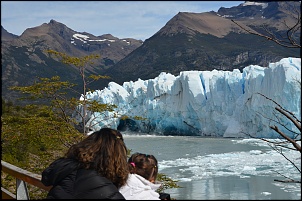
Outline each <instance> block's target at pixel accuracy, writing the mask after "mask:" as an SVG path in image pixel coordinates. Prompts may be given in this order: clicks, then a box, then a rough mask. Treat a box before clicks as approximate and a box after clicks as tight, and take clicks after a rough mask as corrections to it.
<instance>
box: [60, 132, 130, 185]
mask: <svg viewBox="0 0 302 201" xmlns="http://www.w3.org/2000/svg"><path fill="white" fill-rule="evenodd" d="M66 157H67V158H73V159H76V160H78V161H79V162H80V164H81V165H80V166H81V168H84V169H93V170H96V171H97V172H98V173H99V174H100V175H101V176H104V177H106V178H107V179H109V180H111V181H112V182H113V183H114V185H115V186H116V187H117V188H120V187H121V186H123V185H124V184H125V183H126V181H127V179H128V174H129V170H128V169H127V147H126V145H125V143H124V139H123V136H122V134H121V133H120V132H119V131H117V130H115V129H111V128H102V129H100V130H99V131H96V132H94V133H92V134H91V135H89V136H87V137H86V138H85V139H84V140H83V141H81V142H79V143H77V144H74V145H72V146H71V147H70V148H69V150H68V151H67V153H66Z"/></svg>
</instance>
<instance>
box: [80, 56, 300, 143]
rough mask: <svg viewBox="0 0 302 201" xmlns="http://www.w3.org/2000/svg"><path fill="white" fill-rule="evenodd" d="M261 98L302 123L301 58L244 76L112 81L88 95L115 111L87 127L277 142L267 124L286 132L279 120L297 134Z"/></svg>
mask: <svg viewBox="0 0 302 201" xmlns="http://www.w3.org/2000/svg"><path fill="white" fill-rule="evenodd" d="M260 94H263V95H264V96H266V97H268V98H270V99H272V100H274V101H275V102H277V103H278V104H280V105H281V106H282V107H283V108H285V109H286V110H288V111H290V112H292V113H293V114H295V116H296V117H298V118H299V119H300V120H301V58H291V57H290V58H283V59H281V60H280V61H279V62H275V63H269V65H268V66H267V67H261V66H258V65H250V66H247V67H245V68H244V69H243V70H242V72H240V71H239V70H238V69H234V70H233V71H218V70H213V71H183V72H180V74H179V75H178V76H174V75H172V74H169V73H165V72H162V73H160V74H159V76H158V77H156V78H154V79H149V80H141V79H138V80H137V81H129V82H124V83H123V85H119V84H117V83H115V82H110V83H109V84H108V87H105V88H104V89H102V90H95V91H93V92H88V93H87V94H86V97H87V98H88V99H90V100H97V101H98V102H99V103H108V104H115V105H116V106H117V108H116V110H115V112H104V113H98V112H89V113H87V117H88V122H87V124H86V126H88V125H93V128H92V130H93V131H95V130H98V129H100V128H102V127H111V128H114V129H120V130H123V129H130V130H132V131H137V132H141V133H149V134H150V133H153V134H157V135H192V136H213V137H257V138H261V137H263V138H276V137H278V136H279V135H278V134H276V133H275V131H273V130H272V129H271V128H270V127H269V126H271V125H276V126H278V127H279V129H280V130H282V131H284V132H285V133H288V131H287V130H286V129H285V127H284V126H281V125H279V124H278V122H277V121H279V123H282V124H284V125H285V126H286V127H287V128H289V129H291V130H294V131H296V132H299V131H298V130H297V129H296V127H295V126H294V125H293V124H291V122H290V121H288V120H287V119H286V118H284V117H282V115H280V114H278V112H277V111H276V110H275V107H276V104H275V103H273V101H271V100H269V99H267V98H265V97H264V96H262V95H260ZM82 96H83V95H82ZM81 98H83V97H81ZM78 109H81V106H78ZM117 114H118V115H117ZM278 115H279V117H278ZM123 116H127V117H128V118H127V119H124V118H122V117H123ZM135 116H138V117H141V118H142V119H135V118H133V117H135ZM276 118H277V119H276Z"/></svg>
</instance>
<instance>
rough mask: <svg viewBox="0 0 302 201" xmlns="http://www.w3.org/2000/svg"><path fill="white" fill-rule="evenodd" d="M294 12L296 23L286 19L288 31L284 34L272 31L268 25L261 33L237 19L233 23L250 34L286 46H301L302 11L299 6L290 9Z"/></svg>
mask: <svg viewBox="0 0 302 201" xmlns="http://www.w3.org/2000/svg"><path fill="white" fill-rule="evenodd" d="M290 12H291V13H292V15H291V17H293V18H294V19H295V20H296V23H294V24H293V25H288V24H287V23H286V22H285V21H284V22H283V24H284V26H285V27H287V31H286V32H285V33H284V34H283V35H280V34H276V33H274V32H272V31H270V30H269V29H268V28H267V27H266V26H262V28H263V30H264V33H263V34H262V33H259V32H256V31H254V30H253V29H247V28H245V27H243V26H241V25H240V24H239V23H237V22H235V20H233V19H231V21H232V22H233V23H235V24H236V25H237V26H239V27H240V28H241V29H243V30H244V31H246V32H247V33H249V34H252V35H256V36H259V37H262V38H265V39H267V40H269V41H272V42H274V43H276V44H278V45H280V46H283V47H286V48H301V43H300V37H301V36H300V33H299V32H301V12H300V11H299V10H297V8H292V10H291V11H290Z"/></svg>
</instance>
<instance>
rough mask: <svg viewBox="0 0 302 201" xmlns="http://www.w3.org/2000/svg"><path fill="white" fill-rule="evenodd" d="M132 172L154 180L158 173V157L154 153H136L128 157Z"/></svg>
mask: <svg viewBox="0 0 302 201" xmlns="http://www.w3.org/2000/svg"><path fill="white" fill-rule="evenodd" d="M128 167H129V170H130V173H132V174H138V175H140V176H142V177H144V178H145V179H147V180H149V181H151V182H154V181H155V180H156V177H157V173H158V166H157V159H156V158H155V157H154V156H153V155H149V154H142V153H134V154H132V155H131V156H130V158H129V159H128Z"/></svg>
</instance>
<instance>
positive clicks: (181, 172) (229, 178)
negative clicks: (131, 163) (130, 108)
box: [122, 131, 301, 200]
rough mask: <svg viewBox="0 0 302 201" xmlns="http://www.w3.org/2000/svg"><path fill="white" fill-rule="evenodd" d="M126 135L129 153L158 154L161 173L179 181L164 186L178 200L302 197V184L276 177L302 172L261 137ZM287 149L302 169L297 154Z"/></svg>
mask: <svg viewBox="0 0 302 201" xmlns="http://www.w3.org/2000/svg"><path fill="white" fill-rule="evenodd" d="M122 133H123V135H124V139H125V143H126V145H127V148H128V149H131V150H132V152H131V153H134V152H142V153H147V154H152V155H154V156H155V157H156V158H157V159H158V166H159V172H160V173H164V174H166V175H167V176H168V177H170V178H171V179H173V180H177V181H178V182H177V184H178V185H179V186H181V188H174V189H167V190H165V192H166V193H170V194H171V197H172V198H175V199H177V200H217V199H229V200H247V199H248V200H276V199H280V200H300V199H301V184H298V183H281V182H276V181H274V179H279V180H284V179H285V178H284V177H282V176H281V175H280V174H282V175H285V176H288V177H290V178H293V179H296V180H301V174H299V172H298V171H297V170H296V169H295V168H294V167H293V166H292V165H291V164H290V163H289V162H288V161H287V160H286V159H285V158H284V157H282V156H281V155H280V154H279V153H277V152H276V151H274V150H273V149H272V148H271V147H270V146H268V144H267V143H266V142H263V141H261V140H258V139H234V138H204V137H192V136H156V135H147V134H139V135H138V134H137V133H131V132H127V131H124V132H122ZM284 153H285V154H286V156H288V157H289V158H290V159H291V160H293V161H295V163H296V164H298V166H299V168H300V169H301V154H300V153H299V152H297V151H289V150H287V149H286V150H284ZM278 173H280V174H278Z"/></svg>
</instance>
